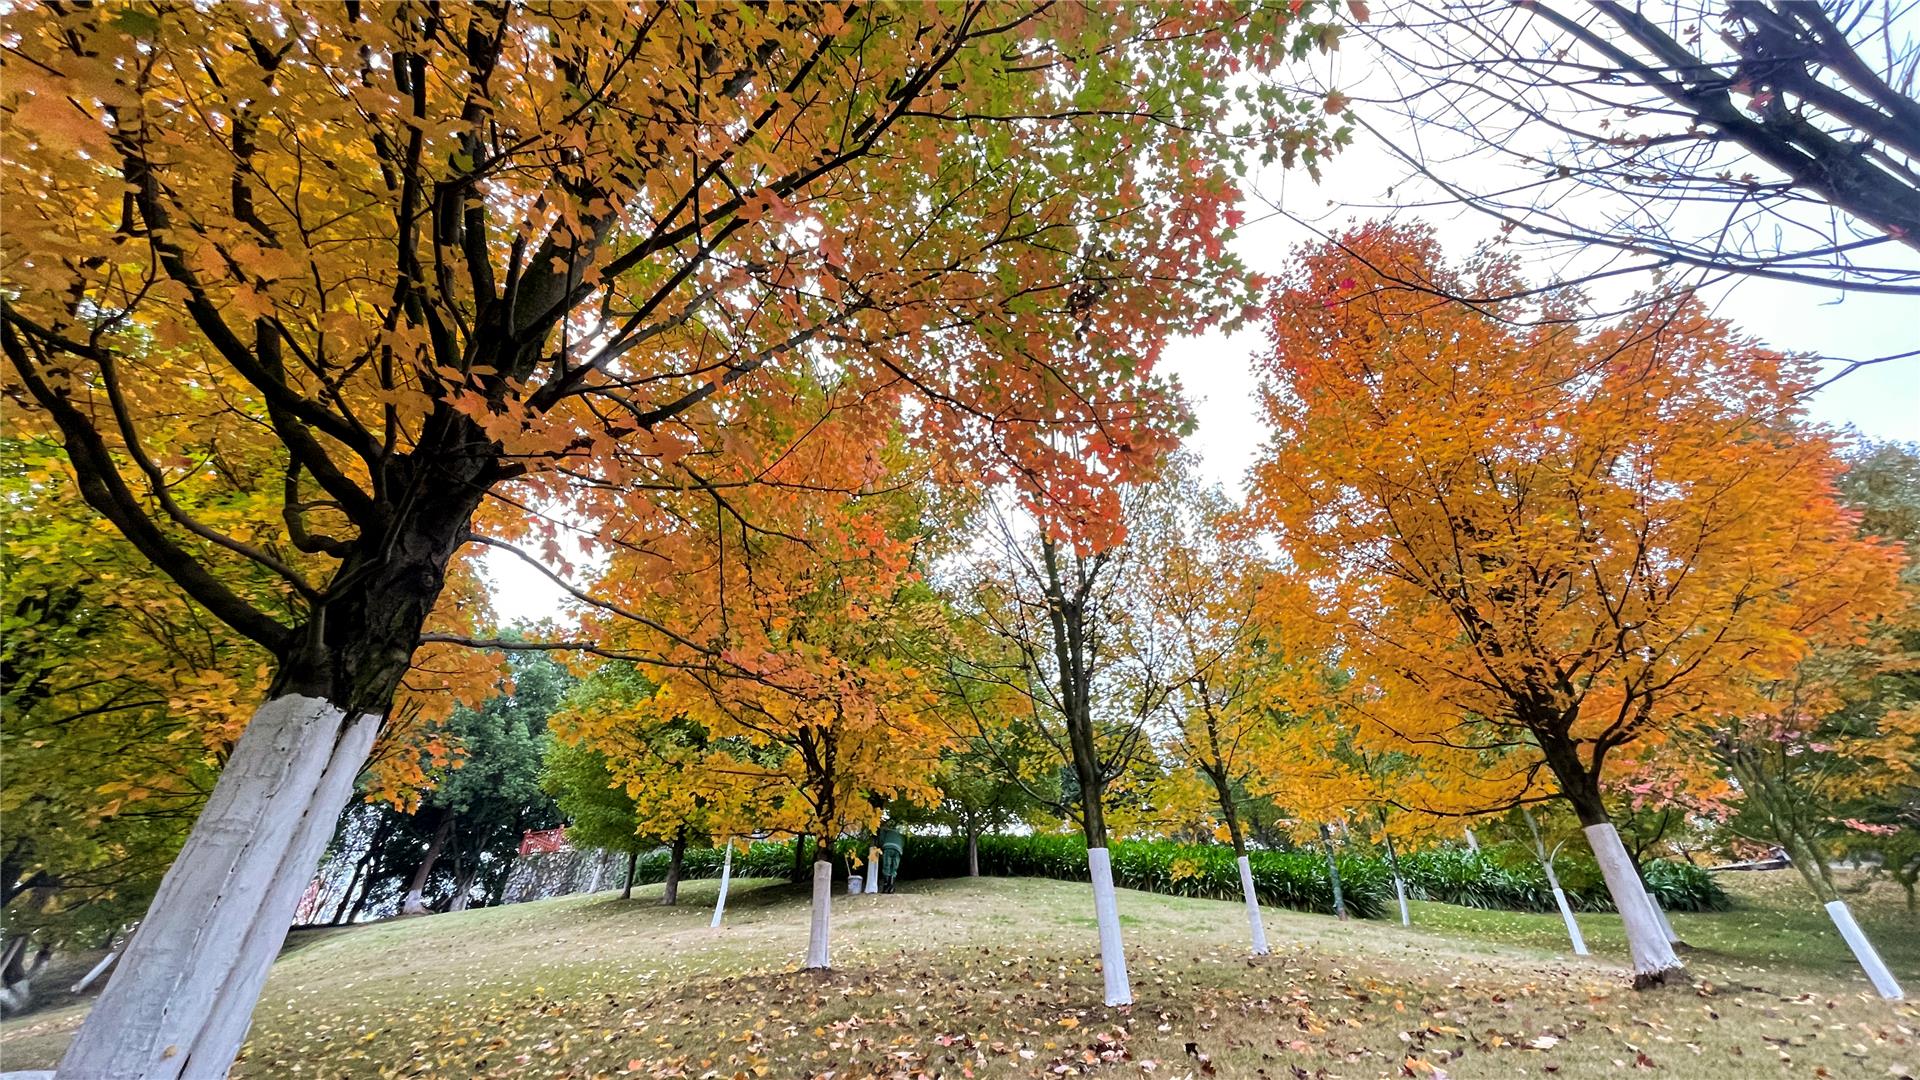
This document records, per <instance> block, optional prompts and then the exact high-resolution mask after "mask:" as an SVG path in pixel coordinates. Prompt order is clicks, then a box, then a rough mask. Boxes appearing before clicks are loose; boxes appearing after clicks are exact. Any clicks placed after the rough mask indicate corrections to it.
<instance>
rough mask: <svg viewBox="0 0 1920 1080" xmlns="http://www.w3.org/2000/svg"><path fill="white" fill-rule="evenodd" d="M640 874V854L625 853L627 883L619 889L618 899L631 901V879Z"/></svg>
mask: <svg viewBox="0 0 1920 1080" xmlns="http://www.w3.org/2000/svg"><path fill="white" fill-rule="evenodd" d="M639 873H640V852H639V851H638V850H634V851H629V852H627V883H626V884H625V885H622V886H621V887H620V899H622V900H631V899H633V879H634V877H635V876H636V875H638V874H639Z"/></svg>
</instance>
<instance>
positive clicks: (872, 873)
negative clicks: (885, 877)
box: [867, 845, 880, 896]
mask: <svg viewBox="0 0 1920 1080" xmlns="http://www.w3.org/2000/svg"><path fill="white" fill-rule="evenodd" d="M879 893H880V849H879V848H877V847H874V846H872V845H868V847H867V895H868V896H877V895H879Z"/></svg>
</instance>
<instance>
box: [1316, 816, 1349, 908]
mask: <svg viewBox="0 0 1920 1080" xmlns="http://www.w3.org/2000/svg"><path fill="white" fill-rule="evenodd" d="M1320 850H1321V852H1322V853H1323V854H1325V855H1326V857H1327V880H1328V881H1330V882H1332V883H1333V914H1334V917H1335V918H1340V919H1344V918H1346V917H1347V898H1346V895H1345V894H1343V893H1342V892H1341V891H1340V866H1339V864H1337V863H1335V862H1334V861H1333V830H1332V829H1330V828H1328V827H1327V826H1326V825H1325V824H1324V823H1322V824H1321V826H1320Z"/></svg>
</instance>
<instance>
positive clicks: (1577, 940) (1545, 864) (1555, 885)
mask: <svg viewBox="0 0 1920 1080" xmlns="http://www.w3.org/2000/svg"><path fill="white" fill-rule="evenodd" d="M1520 816H1522V817H1524V818H1526V819H1527V831H1528V832H1529V833H1532V834H1533V856H1534V858H1536V859H1538V860H1539V861H1540V869H1542V870H1544V871H1546V872H1547V887H1548V888H1550V889H1552V890H1553V903H1554V906H1555V907H1557V908H1559V909H1560V921H1561V922H1564V923H1566V924H1567V940H1569V941H1571V942H1573V955H1575V956H1585V955H1587V939H1586V936H1585V935H1583V934H1581V933H1580V924H1579V923H1578V922H1576V921H1575V920H1574V917H1573V905H1572V904H1570V903H1568V902H1567V893H1566V890H1565V889H1562V888H1561V887H1560V875H1558V874H1556V873H1554V872H1553V857H1554V856H1555V855H1557V854H1559V852H1560V845H1558V844H1555V845H1554V847H1553V850H1551V851H1549V850H1547V842H1546V841H1545V840H1542V839H1541V838H1540V826H1539V824H1538V823H1536V822H1535V821H1534V820H1533V811H1531V810H1529V809H1527V808H1526V807H1524V806H1523V807H1521V808H1520Z"/></svg>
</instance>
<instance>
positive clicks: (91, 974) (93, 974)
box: [67, 949, 120, 994]
mask: <svg viewBox="0 0 1920 1080" xmlns="http://www.w3.org/2000/svg"><path fill="white" fill-rule="evenodd" d="M118 959H120V950H119V949H115V950H113V951H112V952H109V953H108V954H107V955H105V956H103V957H101V958H100V962H99V963H97V964H95V965H93V966H92V967H91V968H88V969H87V973H86V974H85V975H82V976H80V981H79V982H76V983H74V984H73V985H72V986H70V987H68V988H67V992H68V993H71V994H84V993H86V992H87V987H89V986H92V985H93V981H94V980H95V979H98V978H99V977H100V976H102V975H105V974H106V973H107V969H108V968H110V967H112V966H113V962H114V961H115V960H118Z"/></svg>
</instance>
